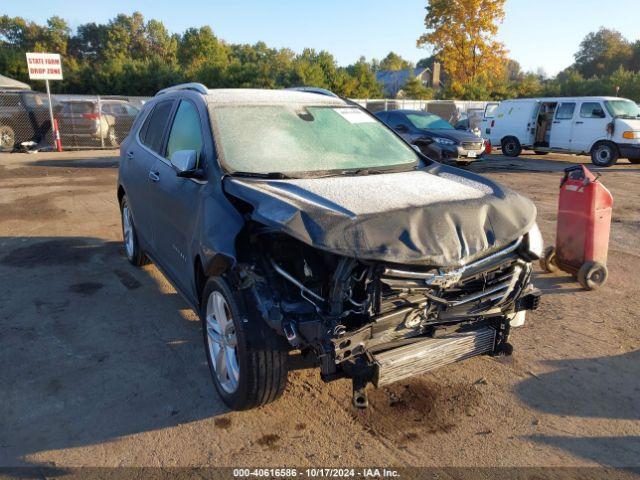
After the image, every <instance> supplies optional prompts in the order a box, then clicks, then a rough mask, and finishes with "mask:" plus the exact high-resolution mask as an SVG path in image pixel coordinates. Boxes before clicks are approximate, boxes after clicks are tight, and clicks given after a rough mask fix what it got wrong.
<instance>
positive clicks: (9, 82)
mask: <svg viewBox="0 0 640 480" xmlns="http://www.w3.org/2000/svg"><path fill="white" fill-rule="evenodd" d="M0 88H12V89H16V90H31V87H30V86H29V85H27V84H26V83H22V82H19V81H18V80H14V79H13V78H9V77H5V76H4V75H0Z"/></svg>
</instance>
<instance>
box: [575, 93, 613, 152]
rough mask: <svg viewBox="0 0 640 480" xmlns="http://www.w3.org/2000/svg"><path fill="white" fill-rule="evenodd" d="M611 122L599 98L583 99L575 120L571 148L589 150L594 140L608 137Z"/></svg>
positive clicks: (580, 150)
mask: <svg viewBox="0 0 640 480" xmlns="http://www.w3.org/2000/svg"><path fill="white" fill-rule="evenodd" d="M609 122H611V118H610V117H609V116H608V114H607V113H606V111H605V109H604V107H603V105H602V102H600V101H597V100H586V101H583V102H582V103H581V104H580V109H579V111H578V115H577V116H576V119H575V121H574V126H573V132H572V142H571V145H572V148H571V150H572V151H574V152H588V151H589V149H590V148H591V145H593V143H594V142H596V141H597V140H600V139H602V138H606V137H607V125H608V124H609Z"/></svg>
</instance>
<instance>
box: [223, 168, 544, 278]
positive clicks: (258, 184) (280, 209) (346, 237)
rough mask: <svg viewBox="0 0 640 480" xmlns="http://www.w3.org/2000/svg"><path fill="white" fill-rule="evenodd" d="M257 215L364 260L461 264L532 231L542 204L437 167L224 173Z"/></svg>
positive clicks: (269, 223)
mask: <svg viewBox="0 0 640 480" xmlns="http://www.w3.org/2000/svg"><path fill="white" fill-rule="evenodd" d="M224 190H225V191H226V192H227V194H229V195H232V196H234V197H237V198H239V199H241V200H243V201H245V202H247V203H249V204H250V205H252V206H253V208H254V210H253V212H252V218H253V220H255V221H257V222H260V223H262V224H264V225H267V226H269V227H272V228H275V229H277V230H280V231H282V232H283V233H286V234H289V235H291V236H292V237H295V238H297V239H298V240H301V241H302V242H304V243H306V244H308V245H312V246H314V247H317V248H321V249H324V250H328V251H330V252H333V253H336V254H340V255H345V256H350V257H354V258H358V259H367V260H378V261H385V262H393V263H422V264H427V265H433V266H439V267H458V266H461V265H464V264H466V263H468V262H470V261H472V260H474V259H475V258H477V257H479V256H483V255H484V254H487V253H489V252H491V251H494V250H497V249H500V248H503V247H505V246H506V245H508V244H510V243H511V242H513V241H514V240H516V239H517V238H518V237H520V236H522V235H523V234H524V233H526V232H527V231H528V230H529V229H530V228H531V226H532V225H533V223H534V222H535V216H536V208H535V206H534V204H533V203H532V202H531V201H530V200H528V199H526V198H525V197H523V196H521V195H519V194H517V193H515V192H513V191H511V190H509V189H506V188H503V187H500V186H499V185H497V184H496V183H494V182H491V181H490V180H488V179H486V178H483V177H480V176H478V175H474V174H472V173H468V172H464V171H462V170H458V169H455V168H452V167H447V166H444V165H440V164H433V165H430V166H428V167H426V168H423V169H421V170H414V171H410V172H402V173H387V174H376V175H362V176H338V177H326V178H315V179H314V178H308V179H291V180H270V179H254V178H238V177H226V178H225V180H224Z"/></svg>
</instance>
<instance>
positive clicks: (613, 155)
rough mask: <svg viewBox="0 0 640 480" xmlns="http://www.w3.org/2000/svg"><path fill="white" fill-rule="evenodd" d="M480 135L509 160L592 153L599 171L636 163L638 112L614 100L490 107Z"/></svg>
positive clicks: (638, 159) (568, 99) (540, 101)
mask: <svg viewBox="0 0 640 480" xmlns="http://www.w3.org/2000/svg"><path fill="white" fill-rule="evenodd" d="M482 127H483V128H482V132H483V134H484V136H485V138H489V139H490V140H491V144H492V145H494V146H496V147H502V153H503V154H504V155H506V156H508V157H517V156H518V155H520V153H521V152H522V150H523V149H525V148H526V149H530V150H534V151H535V153H537V154H540V155H544V154H546V153H548V152H560V153H576V154H590V155H591V161H592V162H593V163H594V164H595V165H597V166H599V167H608V166H610V165H613V164H615V163H616V161H617V160H618V158H628V159H629V161H630V162H631V163H640V108H638V105H636V103H634V102H632V101H631V100H627V99H625V98H617V97H564V98H526V99H517V100H505V101H503V102H500V103H489V104H487V107H486V108H485V113H484V118H483V120H482Z"/></svg>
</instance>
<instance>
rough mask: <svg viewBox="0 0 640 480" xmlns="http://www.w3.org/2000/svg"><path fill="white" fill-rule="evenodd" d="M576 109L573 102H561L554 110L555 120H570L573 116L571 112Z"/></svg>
mask: <svg viewBox="0 0 640 480" xmlns="http://www.w3.org/2000/svg"><path fill="white" fill-rule="evenodd" d="M575 109H576V104H575V103H562V104H560V106H559V107H558V110H557V111H556V120H570V119H572V118H573V112H574V111H575Z"/></svg>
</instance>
